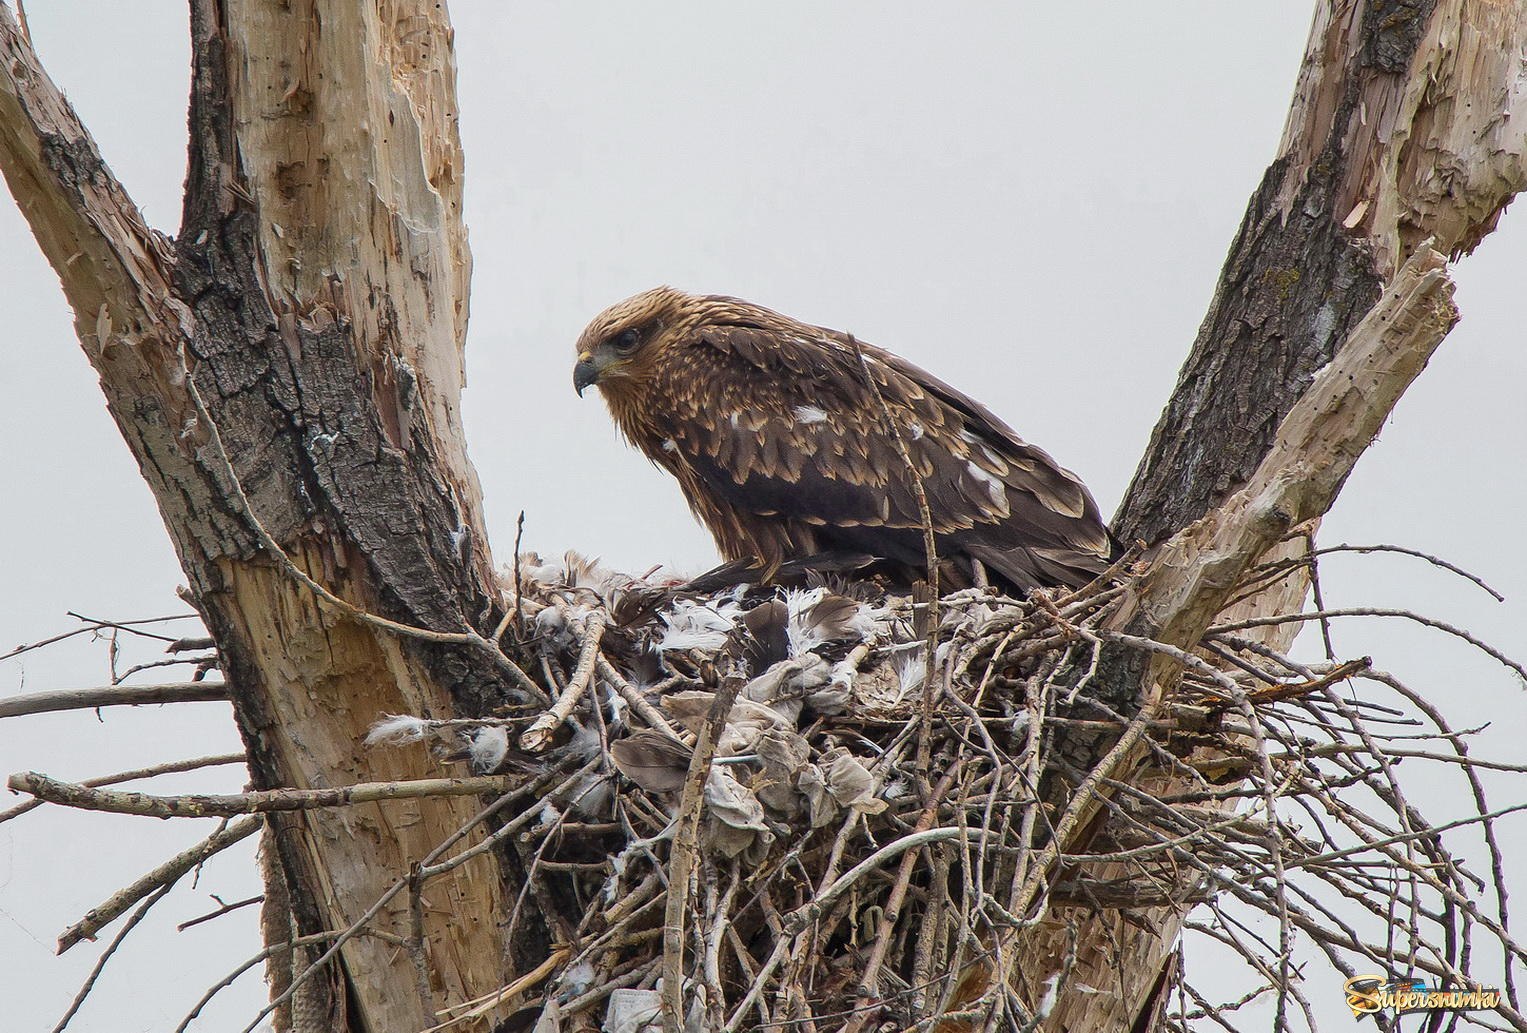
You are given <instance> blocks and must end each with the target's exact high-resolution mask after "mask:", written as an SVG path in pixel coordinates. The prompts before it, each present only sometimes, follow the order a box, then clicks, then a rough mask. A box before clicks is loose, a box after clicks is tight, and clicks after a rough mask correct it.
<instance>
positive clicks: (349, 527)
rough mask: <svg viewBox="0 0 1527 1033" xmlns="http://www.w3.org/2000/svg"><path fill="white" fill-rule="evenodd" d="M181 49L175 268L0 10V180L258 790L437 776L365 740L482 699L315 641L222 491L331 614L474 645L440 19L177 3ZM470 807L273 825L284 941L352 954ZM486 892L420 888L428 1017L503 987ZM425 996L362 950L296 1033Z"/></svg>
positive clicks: (478, 602) (341, 637)
mask: <svg viewBox="0 0 1527 1033" xmlns="http://www.w3.org/2000/svg"><path fill="white" fill-rule="evenodd" d="M192 43H193V58H194V68H193V91H192V92H193V95H192V104H191V139H192V148H191V156H190V162H189V167H188V172H187V183H186V201H185V214H184V219H183V224H182V227H181V232H180V234H179V237H178V239H177V240H176V242H175V243H174V244H173V245H171V243H170V242H169V241H167V240H166V239H165V238H164V237H163V236H161V235H159V234H157V233H155V232H154V231H152V230H150V229H149V228H148V227H147V226H146V225H145V224H144V223H143V221H142V219H141V217H140V216H139V214H138V212H137V209H136V208H135V207H134V205H133V204H132V202H131V200H130V199H129V198H128V197H127V196H126V194H125V192H124V191H122V189H121V188H120V186H119V185H118V184H117V183H116V181H115V180H114V179H113V178H112V176H111V174H110V172H109V170H107V169H106V167H105V165H104V163H103V162H102V161H101V159H100V157H99V154H98V153H97V151H96V149H95V146H94V144H93V143H92V141H91V140H90V138H89V135H88V134H87V133H86V131H85V130H84V128H83V127H82V126H81V125H80V124H79V122H78V120H77V118H75V116H74V114H73V112H72V110H71V109H70V108H69V106H68V104H67V102H66V101H65V100H64V99H63V96H62V94H61V93H60V92H59V91H58V90H57V88H56V87H55V86H54V85H53V84H52V83H51V82H50V81H49V80H48V78H47V76H46V74H45V73H44V72H43V71H42V69H41V67H40V66H39V65H38V63H37V61H36V58H35V55H34V54H33V53H32V52H31V48H30V47H29V45H28V44H27V42H26V40H25V39H24V37H23V36H22V34H21V33H20V32H19V30H18V29H17V26H16V24H15V22H14V20H13V19H12V17H11V15H10V14H9V12H8V11H7V10H6V9H5V8H3V7H0V58H3V59H4V66H3V68H0V168H3V170H4V172H5V175H6V178H7V180H8V182H9V184H10V186H11V189H12V192H13V193H14V194H15V196H16V197H17V200H18V201H19V203H20V205H21V208H22V211H23V212H24V213H25V214H26V216H27V218H28V220H29V221H30V223H31V225H32V228H33V231H34V234H35V235H36V236H37V238H38V240H39V243H40V244H41V245H42V248H43V250H44V252H45V253H46V255H47V256H48V258H49V260H50V261H51V262H52V264H53V266H54V268H55V270H56V271H57V272H58V273H59V276H60V279H61V281H62V282H63V285H64V289H65V293H66V296H67V297H68V300H69V302H70V304H71V305H72V307H73V308H74V311H75V314H76V327H77V329H78V332H79V336H80V340H81V343H82V344H83V345H84V348H85V351H86V354H87V356H88V357H89V358H90V360H91V362H92V363H93V365H94V366H95V368H96V370H97V372H98V373H99V374H100V377H101V383H102V387H103V390H104V392H105V394H106V397H107V401H108V404H109V406H110V408H111V411H112V413H113V415H114V416H115V417H116V419H117V422H118V425H119V427H120V428H121V430H122V432H123V435H124V437H125V438H126V439H127V441H128V444H129V445H130V447H131V448H132V451H133V453H134V455H135V457H136V458H137V460H138V462H139V465H140V467H141V468H142V470H143V473H144V476H145V478H146V479H147V481H148V482H149V485H150V487H151V488H152V489H153V491H154V495H155V498H156V500H157V501H158V504H159V507H160V511H161V514H162V515H163V517H164V520H165V524H166V527H167V528H168V529H169V531H170V533H171V536H172V538H173V539H174V541H175V545H176V548H177V551H178V553H179V556H180V560H181V563H182V565H183V566H184V568H185V570H186V574H187V578H188V581H189V584H190V587H191V590H192V593H193V595H194V596H195V599H196V602H197V605H198V606H199V608H200V609H201V610H202V613H203V615H204V618H205V619H206V622H207V625H208V628H209V630H211V631H212V632H213V634H214V636H215V637H216V639H217V642H218V647H219V650H220V654H221V657H220V661H221V667H222V670H223V672H224V674H225V675H226V677H227V678H228V681H229V683H230V685H231V686H232V687H233V689H234V701H235V710H236V713H237V716H238V719H239V723H240V727H241V730H242V732H243V734H244V737H245V741H246V743H247V745H248V748H249V753H250V762H251V770H252V773H253V775H254V778H255V782H256V786H257V787H258V788H261V789H276V788H282V787H294V788H298V789H319V788H324V787H327V786H331V785H336V784H348V783H357V782H393V781H400V780H407V779H411V778H417V777H419V776H420V775H424V774H432V773H434V770H435V769H434V765H433V764H431V763H430V762H429V761H428V759H427V757H426V755H425V753H424V751H423V749H422V748H414V749H405V750H386V751H368V750H365V749H363V748H362V746H361V741H362V739H363V738H364V733H365V730H366V728H367V726H368V725H369V724H370V723H371V722H372V721H373V720H375V718H376V717H377V716H378V714H380V713H384V712H392V713H416V714H423V715H428V716H440V717H444V716H451V715H453V714H455V713H462V714H466V713H473V712H479V711H480V710H481V709H482V708H483V707H484V706H486V705H488V704H489V703H491V702H498V701H501V700H503V699H504V698H506V697H507V696H509V695H510V693H509V691H508V688H507V686H506V685H504V684H503V683H502V681H501V679H500V675H499V674H498V673H497V672H496V671H495V670H494V669H493V668H492V665H490V664H487V663H485V662H484V661H483V660H482V659H481V658H480V657H473V656H466V655H462V654H461V651H460V650H454V649H451V648H449V647H442V646H427V645H421V644H419V643H415V642H412V641H404V640H400V639H399V638H398V637H396V636H394V635H392V634H390V633H387V632H385V631H378V630H376V629H373V628H365V627H360V626H358V625H357V624H356V623H355V622H353V621H351V620H349V619H347V618H345V617H344V616H343V615H340V614H336V613H334V612H331V611H328V610H325V609H324V608H323V607H322V606H321V605H320V604H319V603H318V601H317V600H316V599H315V598H314V597H313V596H312V595H311V594H310V593H309V592H308V591H307V590H306V589H304V588H302V587H300V586H299V585H297V584H296V583H295V582H294V581H293V580H292V579H291V578H290V577H289V576H288V575H287V574H286V573H284V572H283V570H282V569H281V568H280V566H279V565H277V564H275V563H273V562H271V560H270V559H269V557H266V556H263V555H261V550H260V547H259V543H258V537H259V536H258V535H256V534H255V533H254V532H253V529H252V527H251V525H250V522H249V515H248V514H246V513H244V512H242V511H241V507H239V506H237V505H234V504H232V502H231V499H232V496H234V495H235V494H236V492H235V491H234V490H233V488H232V480H231V478H232V473H231V472H230V470H229V468H228V460H231V465H232V472H233V473H236V475H237V477H238V482H239V485H240V487H241V488H242V489H243V491H244V493H245V494H247V496H248V498H249V500H250V504H251V506H252V511H253V514H254V516H255V517H256V518H258V519H259V521H260V522H261V523H262V524H263V525H264V527H265V528H266V529H267V530H268V531H269V532H270V534H271V535H272V536H274V538H275V539H276V540H277V541H278V542H280V543H281V545H282V547H283V548H284V549H285V551H286V552H287V553H288V554H290V555H291V557H292V558H293V560H294V561H295V562H296V563H297V564H298V565H299V566H300V567H301V568H302V569H303V570H305V571H307V572H308V573H309V574H310V576H312V577H313V578H315V579H317V580H318V581H320V582H321V583H323V584H325V585H326V586H327V587H328V588H329V589H330V590H332V591H333V592H335V593H336V594H338V595H339V596H341V597H343V598H345V599H347V600H349V601H350V602H351V603H353V604H355V605H358V606H361V607H364V608H366V609H368V610H371V611H372V612H376V613H381V614H384V615H386V616H388V617H391V618H393V619H395V620H398V621H402V622H404V623H408V624H412V625H417V626H421V627H426V628H430V629H433V630H441V631H460V630H464V629H466V628H467V627H469V626H471V625H472V624H473V623H474V622H477V623H481V624H482V625H483V626H484V627H485V628H491V627H492V618H493V617H494V616H496V614H494V613H493V612H492V611H493V607H494V603H495V599H496V592H495V586H494V582H493V572H492V561H491V556H490V553H489V550H488V547H487V544H486V541H485V538H484V535H483V531H482V518H481V507H480V496H479V491H478V487H477V483H476V479H475V475H474V474H473V472H472V469H471V466H470V463H469V462H468V461H467V458H466V452H465V444H464V440H463V437H462V433H461V427H460V418H459V412H460V406H459V401H460V390H461V354H462V353H461V348H462V341H463V335H464V331H465V325H466V296H467V284H468V276H469V273H470V258H469V254H468V251H467V247H466V237H465V229H464V226H463V225H462V222H461V213H460V182H459V170H460V166H461V160H460V147H459V143H458V140H457V135H456V130H455V119H454V81H453V68H452V63H451V62H452V57H451V49H450V36H449V28H448V25H447V22H446V14H445V9H444V6H443V5H440V4H436V3H426V2H413V0H396V2H388V3H382V4H363V5H356V4H351V3H348V2H338V0H333V2H315V3H306V4H303V3H295V4H268V3H261V2H248V3H241V2H239V0H227V2H223V0H196V2H195V3H193V4H192ZM187 370H189V371H190V373H189V375H190V376H191V377H192V378H194V383H195V384H196V386H197V390H198V393H199V394H200V396H201V397H202V398H203V399H205V405H206V409H207V412H208V413H209V414H210V416H211V417H212V419H213V420H215V422H216V426H217V430H218V433H219V436H220V437H221V439H222V441H223V442H224V443H225V444H226V456H225V455H224V454H223V450H221V449H219V448H218V447H217V439H216V438H214V436H213V435H212V434H211V433H210V430H211V428H209V427H208V426H206V425H205V421H203V420H202V419H201V418H200V417H199V416H198V414H197V410H196V406H195V405H194V404H193V400H192V399H191V397H190V393H189V392H188V391H187V389H186V377H187ZM478 806H479V805H478V803H477V802H476V801H475V800H473V799H470V798H443V799H430V800H424V801H414V802H409V803H392V804H387V805H385V806H380V805H367V806H362V807H356V808H351V809H349V810H348V811H347V812H345V813H343V814H340V813H335V812H305V813H302V814H298V815H284V816H281V817H279V818H278V819H275V822H276V829H277V832H276V834H275V836H273V837H272V843H273V845H274V846H275V848H276V849H275V853H276V854H278V855H279V857H280V867H281V869H282V870H283V871H284V873H285V877H286V879H287V881H288V883H289V888H290V891H291V892H290V904H291V908H292V910H293V913H294V916H295V924H296V929H297V931H298V932H299V933H313V932H317V931H320V930H324V929H333V928H343V927H345V926H346V925H348V924H349V923H350V922H351V921H352V920H353V919H354V918H355V917H357V916H359V915H360V914H361V913H362V912H364V911H365V910H366V909H367V908H368V907H369V906H370V905H371V904H372V903H373V902H374V901H375V900H376V899H378V897H379V896H380V895H381V893H382V892H383V891H384V890H386V888H387V887H388V886H389V885H390V884H391V883H392V881H393V880H394V879H396V878H397V877H398V875H399V874H401V873H403V872H406V871H407V868H408V865H409V863H410V862H412V861H415V860H418V859H419V858H421V857H422V856H424V854H425V853H426V852H427V851H428V850H429V849H430V848H431V847H433V846H435V845H436V844H438V843H439V842H441V841H443V840H444V839H446V838H447V836H448V835H450V833H451V832H453V831H454V830H455V829H457V828H458V827H460V826H462V825H463V824H465V823H466V822H467V821H468V819H469V818H470V817H471V816H472V815H473V814H474V813H475V812H476V810H477V809H478ZM471 842H472V840H471V839H469V840H467V841H466V845H470V843H471ZM502 879H503V876H502V874H501V873H500V872H498V871H497V867H496V865H495V863H494V862H493V857H492V855H489V856H487V857H486V858H485V859H484V861H483V862H480V863H477V864H473V865H468V866H463V867H462V868H461V869H458V870H455V871H453V872H451V873H449V874H448V875H446V876H443V877H442V878H441V879H440V880H438V881H437V882H432V883H431V885H430V887H429V888H428V890H427V892H426V894H425V903H426V907H425V909H424V911H425V916H426V928H425V940H426V954H427V957H428V961H429V964H430V968H431V974H432V979H433V981H434V986H433V996H434V997H435V1000H436V1003H437V1004H439V1005H446V1004H452V1003H457V1002H460V1001H462V1000H466V999H469V998H473V997H477V996H480V995H481V994H483V993H485V992H487V991H489V990H492V989H495V988H497V987H499V986H501V985H502V983H503V980H502V978H501V976H502V975H503V973H504V971H505V967H506V964H505V947H504V945H503V943H502V942H501V937H500V935H499V931H498V922H497V919H498V915H499V912H500V905H501V895H500V888H501V882H502ZM408 922H409V916H408V915H407V913H406V905H400V906H399V907H398V908H397V909H395V910H393V911H386V912H384V913H383V914H382V915H381V916H380V917H379V919H378V923H379V924H380V926H381V927H382V928H383V929H384V930H387V929H392V930H394V931H396V932H398V933H399V934H400V935H402V934H403V933H406V932H407V931H408ZM414 985H415V975H414V971H413V967H412V964H411V962H410V959H409V958H408V957H406V956H401V955H400V952H398V951H396V950H394V949H393V948H392V947H390V946H388V945H387V944H386V943H385V942H383V941H381V940H379V939H377V938H374V937H361V938H356V939H354V940H352V941H350V942H349V943H347V944H346V946H345V947H344V950H343V954H342V967H341V969H340V971H339V974H338V976H337V978H327V979H325V980H322V981H320V982H318V983H315V984H313V987H314V989H315V990H318V991H320V992H319V993H317V994H305V995H304V997H303V1007H302V1008H300V1009H298V1010H299V1011H301V1012H303V1013H304V1014H307V1015H309V1017H310V1020H311V1021H316V1022H317V1023H318V1027H315V1028H323V1029H325V1030H328V1029H334V1030H345V1029H357V1030H358V1029H368V1030H378V1031H381V1030H386V1031H391V1030H417V1029H422V1028H424V1027H426V1026H428V1025H431V1024H433V1023H434V1021H436V1020H435V1018H434V1017H433V1015H431V1014H430V1013H429V1011H428V1007H427V1005H426V1003H425V1002H423V1001H421V1000H419V995H417V994H414V993H399V992H397V988H398V987H403V986H407V987H413V986H414ZM357 1012H358V1013H357ZM490 1018H491V1016H489V1017H487V1018H485V1020H484V1021H485V1022H486V1021H488V1019H490Z"/></svg>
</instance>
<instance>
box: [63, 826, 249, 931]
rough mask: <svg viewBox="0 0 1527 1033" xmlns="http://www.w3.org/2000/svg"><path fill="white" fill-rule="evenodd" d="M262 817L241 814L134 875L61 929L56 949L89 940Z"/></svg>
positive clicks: (246, 834) (231, 842) (237, 838)
mask: <svg viewBox="0 0 1527 1033" xmlns="http://www.w3.org/2000/svg"><path fill="white" fill-rule="evenodd" d="M264 821H265V819H264V818H256V817H250V818H244V819H243V820H241V821H236V822H233V823H232V824H231V825H228V826H227V827H225V828H222V829H219V830H218V831H217V832H215V833H213V834H212V835H210V836H208V837H207V838H206V839H204V840H202V841H201V842H200V843H197V844H196V845H195V846H193V847H191V848H189V849H187V850H183V851H181V852H180V853H178V854H176V855H175V856H174V857H172V858H170V859H169V860H168V861H166V862H164V863H163V864H161V865H160V866H159V867H157V868H155V869H154V870H153V871H151V872H148V873H147V874H146V875H144V876H143V877H141V878H139V879H137V880H136V881H134V882H133V883H132V885H130V886H126V887H124V888H123V889H121V890H119V891H117V892H116V893H114V894H112V895H111V898H110V899H108V900H107V901H106V902H105V903H103V904H100V905H98V906H96V907H93V908H91V909H90V910H89V911H88V912H87V913H86V914H85V917H84V918H81V919H80V920H79V921H78V922H76V923H74V924H73V925H71V926H70V927H69V928H67V929H65V930H64V931H63V933H61V934H60V935H59V937H58V953H60V954H62V953H63V952H64V951H66V950H68V949H69V948H70V947H73V946H74V945H75V944H77V943H79V942H80V941H81V940H93V939H95V935H96V933H98V932H100V931H101V930H102V929H103V928H105V927H106V926H107V925H109V924H111V923H112V922H114V921H115V920H116V919H117V918H118V917H120V916H121V915H122V913H123V912H125V911H126V910H127V909H128V908H130V907H132V906H133V905H134V904H135V903H137V902H138V901H140V900H142V899H143V898H145V897H147V896H148V895H149V894H150V893H153V892H154V891H155V890H157V889H159V888H160V887H163V886H172V885H174V884H175V883H176V882H177V881H178V880H179V879H180V877H181V876H182V875H184V874H185V873H186V872H188V871H190V870H191V869H192V868H195V867H196V866H197V865H199V864H201V863H203V862H204V861H206V860H207V858H209V857H211V856H212V855H214V854H216V853H218V852H219V851H222V850H226V849H228V848H229V847H231V846H233V845H234V844H235V843H237V842H239V841H240V840H243V839H247V838H248V837H250V836H252V835H254V834H255V833H256V832H258V831H260V826H261V825H262V824H263V823H264Z"/></svg>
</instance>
